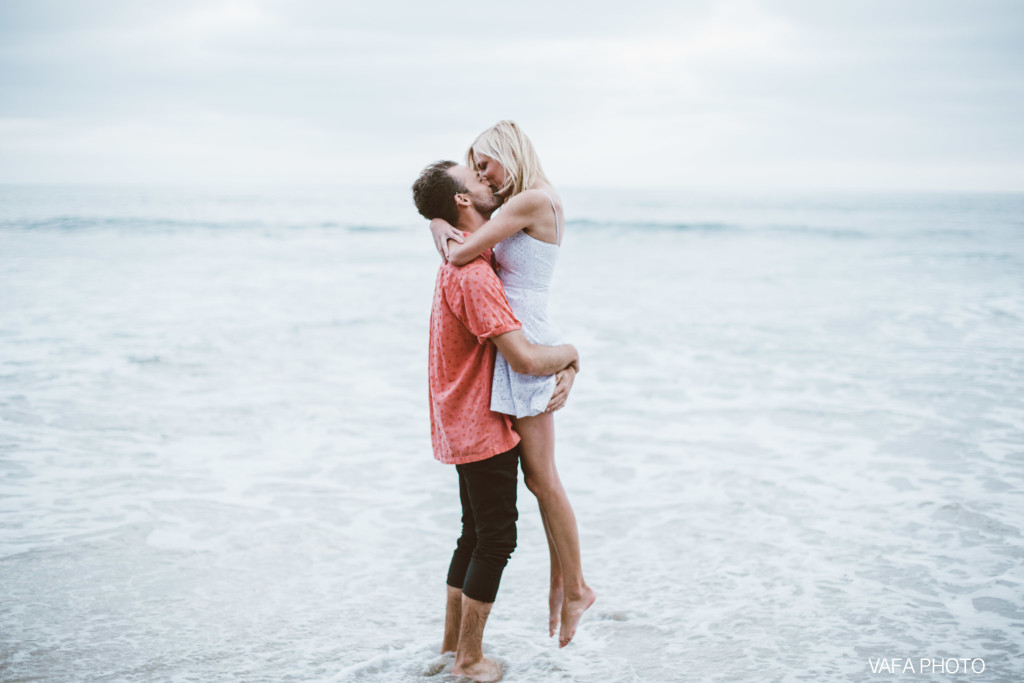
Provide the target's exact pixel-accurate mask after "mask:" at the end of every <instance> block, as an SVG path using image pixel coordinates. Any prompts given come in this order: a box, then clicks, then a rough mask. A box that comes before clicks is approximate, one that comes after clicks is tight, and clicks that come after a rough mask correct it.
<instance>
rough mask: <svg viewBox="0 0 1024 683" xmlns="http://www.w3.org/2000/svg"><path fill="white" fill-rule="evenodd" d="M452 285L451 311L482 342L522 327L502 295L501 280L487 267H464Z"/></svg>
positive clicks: (503, 294)
mask: <svg viewBox="0 0 1024 683" xmlns="http://www.w3.org/2000/svg"><path fill="white" fill-rule="evenodd" d="M481 265H484V264H481ZM459 275H460V277H459V278H458V281H457V282H453V283H452V284H453V285H455V286H454V287H452V288H451V295H452V299H451V300H450V301H449V305H450V306H451V309H452V312H453V313H455V317H457V318H458V319H459V320H460V321H461V322H462V324H463V325H465V326H466V329H468V330H469V331H470V332H471V333H472V334H473V335H475V336H476V338H477V340H478V341H479V342H480V343H481V344H483V343H485V342H486V341H487V340H488V339H489V338H490V337H496V336H497V335H499V334H505V333H506V332H511V331H512V330H518V329H521V328H522V324H521V323H520V322H519V320H518V319H517V318H516V316H515V313H513V312H512V307H511V306H509V305H508V299H506V298H505V290H504V289H503V288H502V286H501V280H499V279H498V276H497V275H496V274H495V273H494V271H493V270H491V268H490V266H487V265H484V267H476V268H474V267H471V266H470V265H466V266H463V267H462V268H461V269H460V273H459Z"/></svg>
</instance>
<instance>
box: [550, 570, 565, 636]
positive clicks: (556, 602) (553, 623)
mask: <svg viewBox="0 0 1024 683" xmlns="http://www.w3.org/2000/svg"><path fill="white" fill-rule="evenodd" d="M563 595H564V591H563V590H562V582H561V580H555V579H552V580H551V592H550V593H548V637H549V638H550V637H551V636H553V635H555V629H557V628H558V622H559V620H560V619H561V618H562V596H563Z"/></svg>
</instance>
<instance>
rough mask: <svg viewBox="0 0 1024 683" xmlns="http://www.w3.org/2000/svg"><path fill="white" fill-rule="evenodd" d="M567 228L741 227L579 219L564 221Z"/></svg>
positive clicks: (689, 229) (705, 229)
mask: <svg viewBox="0 0 1024 683" xmlns="http://www.w3.org/2000/svg"><path fill="white" fill-rule="evenodd" d="M566 225H567V226H568V227H579V228H591V229H594V228H597V229H616V230H621V229H626V230H669V231H673V232H722V231H726V230H741V229H742V226H739V225H734V224H730V223H716V222H695V223H677V222H672V221H596V220H592V219H589V218H581V219H576V220H568V221H566Z"/></svg>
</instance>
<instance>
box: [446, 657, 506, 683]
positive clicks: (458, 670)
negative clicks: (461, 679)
mask: <svg viewBox="0 0 1024 683" xmlns="http://www.w3.org/2000/svg"><path fill="white" fill-rule="evenodd" d="M452 675H454V676H465V677H466V678H469V679H471V680H474V681H477V683H494V681H500V680H501V677H502V676H504V675H505V671H504V670H503V669H502V667H501V664H499V663H498V662H496V661H494V660H493V659H488V658H487V657H481V658H480V659H478V660H477V661H475V662H473V663H471V664H460V663H459V662H456V663H455V666H453V667H452Z"/></svg>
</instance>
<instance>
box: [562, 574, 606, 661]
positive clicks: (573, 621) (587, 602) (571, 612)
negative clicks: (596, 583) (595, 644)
mask: <svg viewBox="0 0 1024 683" xmlns="http://www.w3.org/2000/svg"><path fill="white" fill-rule="evenodd" d="M596 599H597V593H595V592H594V591H593V590H592V589H591V588H590V586H584V587H583V590H582V591H580V593H579V594H578V595H571V594H570V595H566V596H565V602H564V603H563V604H562V629H561V630H560V631H559V632H558V647H565V646H566V645H568V644H569V641H571V640H572V638H573V636H575V635H576V627H577V626H578V625H579V623H580V618H581V617H582V616H583V613H584V612H586V611H587V608H588V607H590V606H591V605H593V604H594V600H596Z"/></svg>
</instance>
